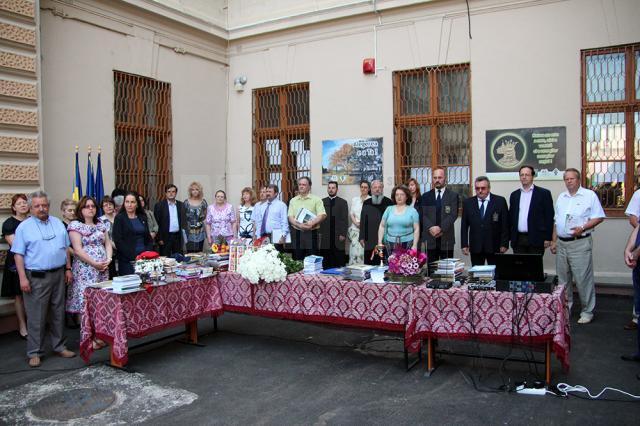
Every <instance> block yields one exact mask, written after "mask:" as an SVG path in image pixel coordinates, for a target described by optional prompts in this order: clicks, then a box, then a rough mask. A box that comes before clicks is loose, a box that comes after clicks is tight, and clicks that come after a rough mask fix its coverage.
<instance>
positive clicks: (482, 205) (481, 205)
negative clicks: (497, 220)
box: [480, 200, 485, 219]
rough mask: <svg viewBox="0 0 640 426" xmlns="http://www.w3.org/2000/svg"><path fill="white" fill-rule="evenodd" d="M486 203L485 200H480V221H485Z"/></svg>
mask: <svg viewBox="0 0 640 426" xmlns="http://www.w3.org/2000/svg"><path fill="white" fill-rule="evenodd" d="M484 202H485V200H480V219H484Z"/></svg>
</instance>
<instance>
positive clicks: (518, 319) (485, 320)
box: [405, 285, 570, 369]
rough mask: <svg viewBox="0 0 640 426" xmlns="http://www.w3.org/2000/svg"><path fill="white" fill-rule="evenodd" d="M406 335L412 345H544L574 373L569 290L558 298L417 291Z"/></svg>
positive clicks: (559, 291) (552, 295) (463, 290)
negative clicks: (431, 341)
mask: <svg viewBox="0 0 640 426" xmlns="http://www.w3.org/2000/svg"><path fill="white" fill-rule="evenodd" d="M412 292H413V293H412V300H411V306H410V308H409V318H408V321H407V328H406V334H405V343H406V344H407V345H409V344H411V343H415V342H417V341H419V340H420V339H425V338H428V337H441V338H453V339H479V340H484V341H488V342H504V343H511V342H513V343H523V344H544V343H547V342H550V341H551V342H553V344H552V350H553V352H555V354H556V356H557V357H558V359H559V360H560V362H561V363H562V366H563V367H564V368H565V369H568V368H569V350H570V334H569V310H568V308H567V304H566V301H565V287H564V286H563V285H561V286H558V287H556V289H555V291H554V292H553V293H550V294H549V293H511V292H500V291H469V290H467V289H466V288H464V287H462V288H452V289H448V290H433V289H429V288H426V287H425V286H418V287H414V288H413V290H412Z"/></svg>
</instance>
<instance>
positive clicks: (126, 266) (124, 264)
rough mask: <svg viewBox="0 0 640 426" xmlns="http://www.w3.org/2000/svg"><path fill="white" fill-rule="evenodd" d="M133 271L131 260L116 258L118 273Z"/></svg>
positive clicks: (124, 273) (127, 273)
mask: <svg viewBox="0 0 640 426" xmlns="http://www.w3.org/2000/svg"><path fill="white" fill-rule="evenodd" d="M133 273H134V268H133V265H132V264H131V262H129V261H128V260H122V259H118V275H119V276H123V275H131V274H133Z"/></svg>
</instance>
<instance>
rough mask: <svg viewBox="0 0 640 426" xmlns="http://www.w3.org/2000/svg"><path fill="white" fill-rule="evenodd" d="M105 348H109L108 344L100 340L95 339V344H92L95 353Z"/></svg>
mask: <svg viewBox="0 0 640 426" xmlns="http://www.w3.org/2000/svg"><path fill="white" fill-rule="evenodd" d="M105 346H107V344H106V343H105V342H104V341H103V340H100V339H95V340H94V341H93V342H91V347H92V348H93V350H94V351H98V350H100V349H102V348H104V347H105Z"/></svg>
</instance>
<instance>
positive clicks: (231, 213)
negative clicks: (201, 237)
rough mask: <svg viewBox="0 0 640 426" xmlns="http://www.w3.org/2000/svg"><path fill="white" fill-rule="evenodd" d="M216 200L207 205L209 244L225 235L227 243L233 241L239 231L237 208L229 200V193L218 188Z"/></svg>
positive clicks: (206, 225) (206, 220) (206, 222)
mask: <svg viewBox="0 0 640 426" xmlns="http://www.w3.org/2000/svg"><path fill="white" fill-rule="evenodd" d="M215 199H216V202H215V203H214V204H211V205H210V206H209V207H207V218H206V219H205V230H206V233H207V241H208V242H209V245H211V244H213V243H215V242H216V241H218V240H219V239H220V237H223V238H224V239H225V240H226V241H227V243H229V241H231V239H232V238H233V236H234V235H235V234H236V232H237V231H238V222H237V221H236V213H235V209H234V208H233V206H232V205H231V204H229V203H228V202H227V194H226V193H225V192H224V191H222V190H218V191H217V192H216V195H215Z"/></svg>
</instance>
